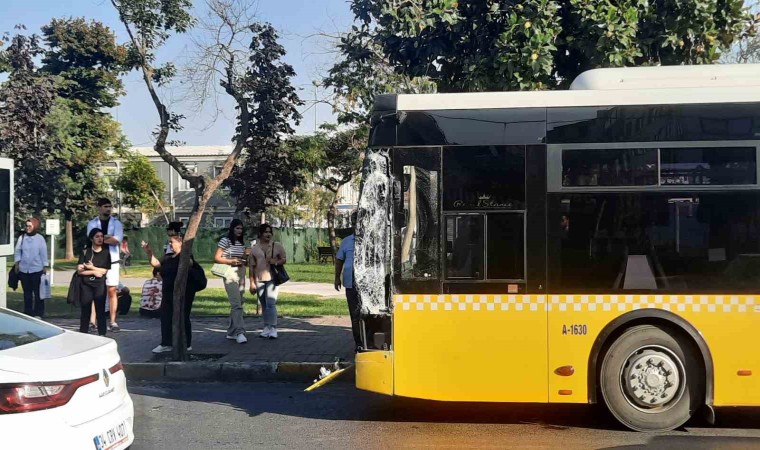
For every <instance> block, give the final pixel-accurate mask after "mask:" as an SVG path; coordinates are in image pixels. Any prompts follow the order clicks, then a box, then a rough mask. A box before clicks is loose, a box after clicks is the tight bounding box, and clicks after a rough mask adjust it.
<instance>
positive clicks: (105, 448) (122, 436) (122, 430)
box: [93, 420, 129, 450]
mask: <svg viewBox="0 0 760 450" xmlns="http://www.w3.org/2000/svg"><path fill="white" fill-rule="evenodd" d="M128 437H129V436H128V435H127V421H126V420H123V421H121V423H119V424H118V425H116V426H115V427H113V428H111V429H109V430H106V431H105V432H103V433H100V434H99V435H97V436H95V437H94V438H93V441H94V442H95V450H109V449H112V448H114V447H116V446H117V445H119V444H121V443H122V442H125V441H126V440H127V438H128Z"/></svg>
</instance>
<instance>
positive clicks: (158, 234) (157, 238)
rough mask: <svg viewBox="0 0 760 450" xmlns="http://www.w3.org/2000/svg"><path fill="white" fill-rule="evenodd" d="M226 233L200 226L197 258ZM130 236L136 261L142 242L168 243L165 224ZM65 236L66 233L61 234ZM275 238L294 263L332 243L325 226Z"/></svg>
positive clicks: (80, 241)
mask: <svg viewBox="0 0 760 450" xmlns="http://www.w3.org/2000/svg"><path fill="white" fill-rule="evenodd" d="M226 233H227V229H226V228H225V229H218V228H200V229H199V230H198V234H197V235H196V237H195V244H194V250H193V253H194V254H195V256H196V258H198V259H201V260H210V259H212V258H213V257H214V252H216V245H217V243H218V242H219V239H220V238H221V237H222V236H224V235H225V234H226ZM350 233H351V230H350V229H340V230H336V234H337V235H338V236H339V237H345V236H347V235H348V234H350ZM84 234H85V230H84V229H81V230H77V231H76V232H75V236H77V239H75V242H74V245H75V247H74V249H75V252H74V253H79V252H78V251H77V250H76V249H78V248H83V247H84V245H85V244H86V241H87V239H86V238H85V236H84ZM124 235H125V236H127V237H128V238H129V249H130V250H131V251H132V255H133V256H132V257H133V259H135V260H145V259H147V255H145V252H143V251H142V248H141V247H140V242H142V241H146V242H148V243H149V244H150V246H151V247H153V249H154V250H155V251H156V252H161V251H162V250H161V249H163V247H164V245H166V229H165V228H164V227H146V228H139V229H134V230H128V231H126V232H125V233H124ZM61 238H63V236H61ZM254 238H255V237H251V234H250V233H249V237H247V238H246V245H250V243H251V240H252V239H254ZM274 238H275V240H276V241H277V242H280V243H282V245H283V246H284V247H285V251H286V252H287V255H288V261H290V262H293V263H302V262H316V259H317V247H326V246H327V245H329V233H328V230H327V229H326V228H275V232H274ZM57 244H58V245H56V247H57V250H56V251H57V253H58V255H57V256H58V257H62V256H63V254H64V251H65V250H64V249H65V245H66V242H65V239H59V240H58V242H57Z"/></svg>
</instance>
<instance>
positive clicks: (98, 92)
mask: <svg viewBox="0 0 760 450" xmlns="http://www.w3.org/2000/svg"><path fill="white" fill-rule="evenodd" d="M42 33H43V36H44V40H45V42H46V43H47V46H48V49H47V51H46V52H45V56H44V58H43V59H42V64H43V65H42V68H41V71H42V72H44V73H48V74H50V75H52V76H55V77H56V87H57V90H58V96H59V101H58V102H56V108H55V110H54V111H53V113H52V114H51V116H50V117H49V118H48V119H47V123H48V126H49V127H50V128H51V129H52V130H54V133H52V139H51V142H50V146H51V148H52V150H53V153H54V154H55V156H56V159H57V161H59V163H60V165H61V166H62V171H61V174H60V175H59V178H60V179H59V182H60V184H61V185H62V189H61V191H60V198H59V200H58V202H57V205H59V207H60V210H61V211H62V212H63V214H64V216H65V217H66V218H67V219H71V218H74V217H82V216H84V215H89V213H90V210H91V208H92V205H93V204H94V202H95V199H96V198H97V197H99V196H101V195H103V194H104V193H105V189H106V186H105V184H104V183H103V182H102V181H101V180H99V177H98V169H97V165H98V164H100V163H103V162H105V161H106V160H107V159H108V151H109V150H112V149H116V148H118V147H120V146H126V145H127V143H126V141H125V139H124V137H123V135H122V133H121V130H120V126H119V124H118V123H117V122H116V121H115V120H114V119H113V118H112V117H111V115H110V113H108V112H104V111H103V109H104V108H111V107H114V106H116V105H118V98H119V96H121V95H122V94H123V93H124V89H123V85H122V82H121V79H120V78H119V77H120V75H121V73H122V72H124V70H125V69H126V64H127V53H128V52H127V49H126V47H124V46H121V45H118V44H117V43H116V36H115V35H114V33H113V31H111V30H110V29H109V28H108V27H106V26H105V25H103V24H102V23H100V22H97V21H90V22H88V21H86V20H85V19H83V18H68V19H53V20H52V21H51V22H50V24H48V25H46V26H44V27H42Z"/></svg>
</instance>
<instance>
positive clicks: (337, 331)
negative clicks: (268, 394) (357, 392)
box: [49, 312, 354, 363]
mask: <svg viewBox="0 0 760 450" xmlns="http://www.w3.org/2000/svg"><path fill="white" fill-rule="evenodd" d="M133 314H134V312H130V316H131V317H129V318H127V317H124V316H121V317H120V318H119V326H120V327H121V331H120V332H118V333H111V332H109V333H108V335H107V337H109V338H112V339H113V340H115V341H116V343H117V344H118V346H119V354H120V355H121V360H122V362H124V363H145V362H163V361H166V360H167V359H170V355H169V354H161V355H154V354H153V353H152V352H151V350H152V349H153V348H154V347H155V346H157V345H158V344H159V343H160V342H161V327H160V325H161V323H160V320H158V319H148V318H143V317H139V316H133ZM191 321H192V328H193V339H192V346H193V350H192V352H190V354H191V355H195V356H196V357H197V359H209V360H214V361H217V362H310V363H331V362H333V361H335V358H341V359H342V360H344V361H353V359H354V345H353V338H352V336H351V319H350V318H349V317H348V316H322V317H299V318H280V319H279V323H278V326H277V331H278V335H279V337H278V339H261V338H259V337H258V335H259V332H260V331H261V328H262V326H263V323H262V319H261V317H251V316H248V317H246V318H245V323H246V328H247V329H248V334H247V337H248V342H247V343H246V344H238V343H237V342H235V341H232V340H229V339H225V335H226V332H227V324H228V322H227V321H228V318H227V317H199V318H192V317H191ZM49 322H50V323H52V324H54V325H58V326H60V327H62V328H66V329H68V330H75V331H76V330H77V329H78V328H79V320H78V319H50V320H49Z"/></svg>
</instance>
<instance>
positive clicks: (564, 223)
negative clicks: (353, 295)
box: [354, 65, 760, 431]
mask: <svg viewBox="0 0 760 450" xmlns="http://www.w3.org/2000/svg"><path fill="white" fill-rule="evenodd" d="M371 117H372V120H371V134H370V141H369V148H368V150H367V154H366V158H365V167H364V173H363V176H362V187H361V194H360V201H359V218H358V223H357V230H356V248H355V262H354V273H355V280H356V285H357V289H358V291H359V293H360V296H361V303H362V321H361V324H362V339H363V341H364V346H363V347H364V348H363V349H362V351H360V352H359V353H358V354H357V356H356V385H357V387H358V388H360V389H364V390H368V391H373V392H378V393H382V394H387V395H396V396H403V397H412V398H420V399H430V400H440V401H468V402H471V401H474V402H540V403H597V402H599V403H604V404H605V405H606V406H607V407H608V409H609V410H610V412H611V413H612V414H613V415H614V416H615V417H616V418H617V419H618V420H619V421H620V422H621V423H623V424H624V425H626V426H627V427H629V428H631V429H634V430H640V431H652V430H669V429H673V428H676V427H679V426H681V425H682V424H684V423H685V422H686V421H688V420H689V419H690V418H691V417H692V416H693V415H694V414H695V413H697V412H699V411H701V410H702V409H704V410H705V411H706V412H707V413H709V414H708V417H710V418H713V419H714V413H713V409H712V407H713V406H757V405H760V345H758V344H759V343H760V184H758V179H759V176H758V170H759V169H760V166H759V165H758V149H760V65H742V66H738V65H720V66H689V67H649V68H626V69H598V70H592V71H589V72H586V73H584V74H581V75H580V76H579V77H578V78H577V79H576V80H574V82H573V84H572V86H571V88H570V89H569V90H567V91H544V92H491V93H462V94H425V95H382V96H379V97H377V98H376V102H375V104H374V107H373V111H372V115H371Z"/></svg>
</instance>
